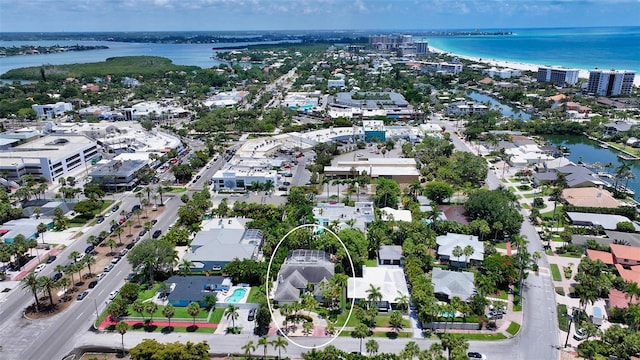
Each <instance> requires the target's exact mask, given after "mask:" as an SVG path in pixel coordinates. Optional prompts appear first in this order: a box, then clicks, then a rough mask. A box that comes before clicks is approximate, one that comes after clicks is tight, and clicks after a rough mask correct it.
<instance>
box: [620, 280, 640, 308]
mask: <svg viewBox="0 0 640 360" xmlns="http://www.w3.org/2000/svg"><path fill="white" fill-rule="evenodd" d="M623 291H624V292H625V293H626V295H625V297H628V298H629V304H631V302H633V298H634V297H635V298H636V301H638V299H640V287H638V283H637V282H635V281H631V282H628V283H626V284H624V289H623Z"/></svg>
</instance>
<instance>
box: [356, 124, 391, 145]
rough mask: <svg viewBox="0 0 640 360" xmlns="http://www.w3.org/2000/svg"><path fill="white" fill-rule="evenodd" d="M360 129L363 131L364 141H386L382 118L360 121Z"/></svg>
mask: <svg viewBox="0 0 640 360" xmlns="http://www.w3.org/2000/svg"><path fill="white" fill-rule="evenodd" d="M362 131H363V132H364V141H366V142H373V141H376V140H377V141H380V142H385V141H387V134H386V130H385V127H384V121H382V120H367V121H363V122H362Z"/></svg>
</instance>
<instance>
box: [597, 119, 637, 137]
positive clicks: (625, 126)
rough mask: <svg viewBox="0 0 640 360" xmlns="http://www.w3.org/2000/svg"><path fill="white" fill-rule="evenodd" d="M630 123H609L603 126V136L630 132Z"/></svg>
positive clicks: (617, 121) (620, 121)
mask: <svg viewBox="0 0 640 360" xmlns="http://www.w3.org/2000/svg"><path fill="white" fill-rule="evenodd" d="M631 125H632V124H631V123H628V122H626V121H622V120H616V121H611V122H608V123H606V124H604V125H603V126H604V135H605V136H611V135H615V134H617V133H619V132H625V131H629V130H631Z"/></svg>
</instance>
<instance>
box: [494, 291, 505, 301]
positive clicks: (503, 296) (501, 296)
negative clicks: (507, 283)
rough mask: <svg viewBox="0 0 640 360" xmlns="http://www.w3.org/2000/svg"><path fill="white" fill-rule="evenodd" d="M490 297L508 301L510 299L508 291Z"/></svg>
mask: <svg viewBox="0 0 640 360" xmlns="http://www.w3.org/2000/svg"><path fill="white" fill-rule="evenodd" d="M490 297H492V298H496V299H502V300H507V299H509V294H508V293H507V292H506V291H500V292H498V293H495V294H493V295H491V296H490Z"/></svg>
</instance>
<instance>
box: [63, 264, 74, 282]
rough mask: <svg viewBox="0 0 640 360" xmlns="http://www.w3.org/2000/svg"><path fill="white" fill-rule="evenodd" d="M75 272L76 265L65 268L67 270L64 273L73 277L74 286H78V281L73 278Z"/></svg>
mask: <svg viewBox="0 0 640 360" xmlns="http://www.w3.org/2000/svg"><path fill="white" fill-rule="evenodd" d="M75 272H76V269H75V264H71V265H69V266H65V268H64V273H65V274H66V275H71V283H72V285H73V286H75V285H76V281H75V279H74V278H73V274H75Z"/></svg>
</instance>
